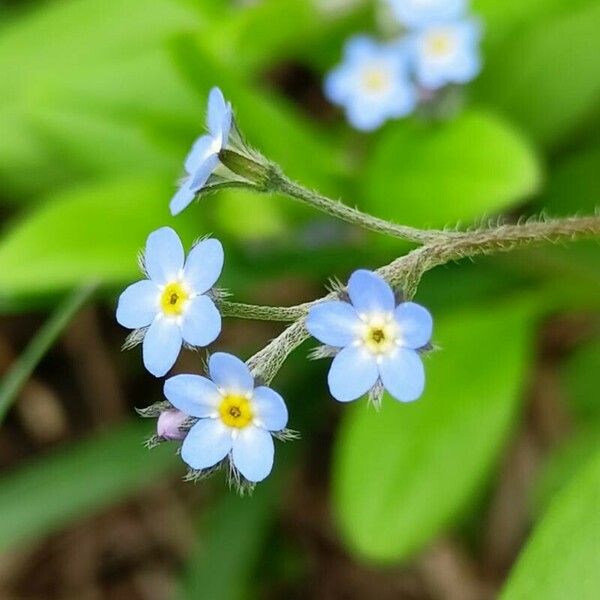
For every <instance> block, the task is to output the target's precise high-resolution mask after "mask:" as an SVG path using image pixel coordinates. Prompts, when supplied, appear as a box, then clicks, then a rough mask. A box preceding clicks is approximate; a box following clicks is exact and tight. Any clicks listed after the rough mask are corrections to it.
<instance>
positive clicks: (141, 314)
mask: <svg viewBox="0 0 600 600" xmlns="http://www.w3.org/2000/svg"><path fill="white" fill-rule="evenodd" d="M159 296H160V291H159V289H158V286H157V285H156V284H155V283H154V282H153V281H149V280H148V279H144V280H143V281H138V282H137V283H134V284H132V285H130V286H129V287H128V288H126V289H125V291H124V292H123V293H122V294H121V296H120V297H119V303H118V305H117V321H118V322H119V323H120V324H121V325H123V327H127V328H129V329H137V328H138V327H147V326H148V325H150V323H152V321H153V319H154V317H155V316H156V313H157V312H158V308H159V306H158V303H159Z"/></svg>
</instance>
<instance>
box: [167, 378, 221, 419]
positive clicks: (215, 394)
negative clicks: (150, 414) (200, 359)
mask: <svg viewBox="0 0 600 600" xmlns="http://www.w3.org/2000/svg"><path fill="white" fill-rule="evenodd" d="M164 394H165V398H166V399H167V400H168V401H169V402H170V403H171V404H172V405H173V406H174V407H175V408H178V409H179V410H180V411H182V412H184V413H186V414H187V415H190V416H192V417H200V418H204V417H209V416H211V415H212V414H213V413H214V412H215V411H216V410H217V407H218V405H219V402H220V400H221V394H219V390H218V389H217V386H216V385H215V384H214V383H213V382H212V381H211V380H210V379H207V378H206V377H201V376H200V375H175V377H171V378H170V379H167V380H166V381H165V387H164Z"/></svg>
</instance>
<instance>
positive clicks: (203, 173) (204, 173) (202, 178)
mask: <svg viewBox="0 0 600 600" xmlns="http://www.w3.org/2000/svg"><path fill="white" fill-rule="evenodd" d="M218 164H219V156H218V155H217V154H211V155H210V156H208V157H207V158H206V160H205V161H204V162H203V163H202V164H201V165H200V166H199V167H198V168H197V169H196V171H195V172H194V174H193V175H191V178H192V182H191V183H190V189H191V190H192V191H193V192H194V193H196V194H197V193H198V192H199V191H200V190H201V189H202V188H203V187H204V184H205V183H206V182H207V180H208V178H209V177H210V176H211V174H212V172H213V171H214V170H215V169H216V168H217V165H218Z"/></svg>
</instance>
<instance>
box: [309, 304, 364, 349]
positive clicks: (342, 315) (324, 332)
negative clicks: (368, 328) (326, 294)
mask: <svg viewBox="0 0 600 600" xmlns="http://www.w3.org/2000/svg"><path fill="white" fill-rule="evenodd" d="M360 323H361V321H360V319H359V318H358V315H357V314H356V310H355V309H354V307H353V306H352V305H351V304H348V303H347V302H341V301H337V300H336V301H332V302H323V303H321V304H317V305H316V306H313V307H312V308H311V309H310V311H309V312H308V316H307V317H306V329H308V332H309V333H310V334H311V335H312V336H313V337H316V338H317V339H318V340H319V341H320V342H322V343H323V344H328V345H330V346H337V347H340V348H341V347H343V346H348V345H349V344H351V343H352V342H353V341H354V340H355V339H356V337H357V335H358V332H357V330H358V328H359V326H360Z"/></svg>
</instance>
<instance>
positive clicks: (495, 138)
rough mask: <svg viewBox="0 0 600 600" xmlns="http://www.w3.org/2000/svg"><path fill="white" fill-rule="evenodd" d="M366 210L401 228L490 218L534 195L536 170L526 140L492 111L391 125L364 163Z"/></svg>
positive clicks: (538, 180) (538, 174) (538, 172)
mask: <svg viewBox="0 0 600 600" xmlns="http://www.w3.org/2000/svg"><path fill="white" fill-rule="evenodd" d="M365 181H366V186H365V191H364V194H365V200H364V208H365V209H366V210H367V211H372V212H373V213H375V214H376V215H378V216H380V217H384V218H387V219H391V220H393V221H396V222H399V223H403V224H405V225H415V226H432V227H443V226H446V225H449V224H450V225H454V224H456V222H457V221H472V220H474V219H476V218H478V217H482V216H490V215H492V214H494V213H498V212H500V211H502V210H503V209H506V208H508V207H510V206H511V205H514V204H515V202H517V201H519V200H522V199H523V198H526V197H527V196H529V195H531V194H533V193H534V192H535V191H536V189H537V187H538V185H539V182H540V167H539V164H538V162H537V160H536V157H535V155H534V154H533V153H532V151H531V150H530V148H529V147H528V145H527V143H526V142H525V141H524V140H523V139H522V138H521V137H520V136H519V135H518V134H517V133H516V132H515V131H513V130H512V129H511V128H510V127H508V125H506V124H505V123H504V122H503V121H501V120H500V119H498V118H496V117H494V116H493V115H491V114H486V113H482V112H475V111H469V112H465V113H464V114H462V115H461V116H460V117H457V118H456V119H454V120H452V121H446V122H444V123H423V122H416V121H406V122H402V123H397V124H394V125H393V126H390V127H389V128H388V129H387V130H385V131H384V132H383V133H382V134H381V136H380V137H379V138H378V139H377V141H376V144H375V145H374V148H373V152H372V155H371V158H370V160H369V163H368V164H367V168H366V177H365Z"/></svg>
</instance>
